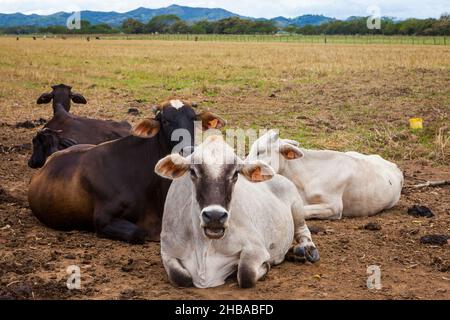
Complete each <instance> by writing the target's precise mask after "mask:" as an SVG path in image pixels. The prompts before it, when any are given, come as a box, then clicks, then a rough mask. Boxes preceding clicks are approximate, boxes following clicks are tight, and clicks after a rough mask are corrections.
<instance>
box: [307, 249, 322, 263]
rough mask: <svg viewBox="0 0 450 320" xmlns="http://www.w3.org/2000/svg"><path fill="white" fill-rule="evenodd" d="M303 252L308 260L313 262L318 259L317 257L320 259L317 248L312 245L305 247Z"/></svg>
mask: <svg viewBox="0 0 450 320" xmlns="http://www.w3.org/2000/svg"><path fill="white" fill-rule="evenodd" d="M305 252H306V259H307V260H308V261H309V262H313V263H314V262H317V261H319V259H320V256H319V250H317V248H316V247H313V246H309V247H306V248H305Z"/></svg>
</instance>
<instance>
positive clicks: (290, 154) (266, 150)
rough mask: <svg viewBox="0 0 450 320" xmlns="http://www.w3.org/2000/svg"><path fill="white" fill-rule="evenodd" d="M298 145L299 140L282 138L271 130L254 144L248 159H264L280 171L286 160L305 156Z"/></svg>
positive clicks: (276, 170)
mask: <svg viewBox="0 0 450 320" xmlns="http://www.w3.org/2000/svg"><path fill="white" fill-rule="evenodd" d="M297 146H298V142H297V141H294V140H288V139H280V137H279V135H278V133H277V132H275V131H274V130H270V131H269V132H267V133H266V134H264V135H263V136H261V137H260V138H258V139H257V140H256V141H255V142H254V143H253V144H252V146H251V148H250V152H249V154H248V156H247V160H248V161H255V160H262V161H264V162H266V163H268V164H269V165H270V166H271V167H272V168H273V169H274V170H275V172H277V173H279V172H281V171H282V170H283V168H284V162H285V161H290V160H296V159H299V158H301V157H303V152H302V151H301V150H300V149H299V148H298V147H297Z"/></svg>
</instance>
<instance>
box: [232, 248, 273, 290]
mask: <svg viewBox="0 0 450 320" xmlns="http://www.w3.org/2000/svg"><path fill="white" fill-rule="evenodd" d="M269 258H270V255H269V253H268V252H267V250H265V249H260V250H254V251H247V250H242V252H241V256H240V259H239V265H238V272H237V280H238V284H239V287H241V288H251V287H254V286H255V285H256V282H257V281H258V280H259V279H261V278H262V277H264V276H265V275H266V274H267V272H269V270H270V264H269V262H268V260H269Z"/></svg>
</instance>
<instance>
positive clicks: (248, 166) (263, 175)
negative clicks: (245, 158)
mask: <svg viewBox="0 0 450 320" xmlns="http://www.w3.org/2000/svg"><path fill="white" fill-rule="evenodd" d="M240 173H241V174H242V175H243V176H244V177H245V178H247V180H249V181H251V182H261V181H267V180H270V179H272V177H273V176H274V175H275V172H274V171H273V169H272V167H271V166H269V165H268V164H267V163H265V162H264V161H260V160H257V161H254V162H244V163H243V164H242V167H241V170H240Z"/></svg>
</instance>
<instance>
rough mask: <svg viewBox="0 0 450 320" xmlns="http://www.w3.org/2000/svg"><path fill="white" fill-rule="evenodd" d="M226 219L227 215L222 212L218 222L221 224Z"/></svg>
mask: <svg viewBox="0 0 450 320" xmlns="http://www.w3.org/2000/svg"><path fill="white" fill-rule="evenodd" d="M227 218H228V213H226V212H223V213H222V215H221V216H220V219H219V221H220V222H222V223H223V222H225V220H226V219H227Z"/></svg>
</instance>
